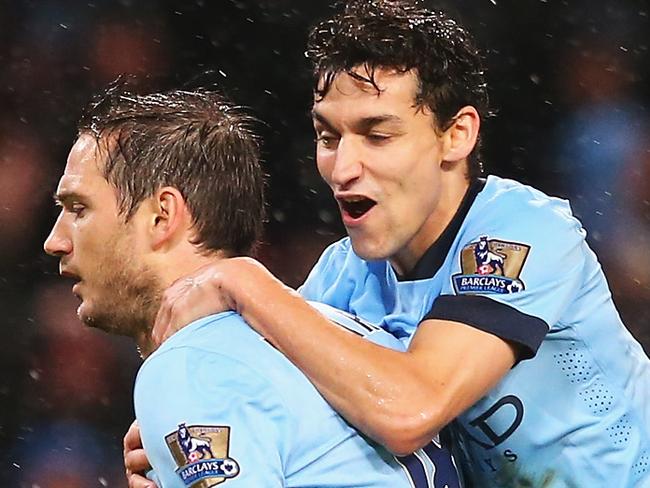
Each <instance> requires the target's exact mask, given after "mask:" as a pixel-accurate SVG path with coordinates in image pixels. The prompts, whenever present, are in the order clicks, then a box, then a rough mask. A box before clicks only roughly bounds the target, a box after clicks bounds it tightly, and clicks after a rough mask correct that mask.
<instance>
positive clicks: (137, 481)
mask: <svg viewBox="0 0 650 488" xmlns="http://www.w3.org/2000/svg"><path fill="white" fill-rule="evenodd" d="M126 480H127V481H128V483H129V488H158V485H156V483H154V482H153V481H151V480H149V479H147V478H145V477H144V476H141V475H139V474H134V473H129V471H127V472H126Z"/></svg>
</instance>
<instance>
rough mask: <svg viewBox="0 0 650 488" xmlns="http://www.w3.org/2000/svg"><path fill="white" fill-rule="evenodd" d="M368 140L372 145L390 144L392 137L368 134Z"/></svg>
mask: <svg viewBox="0 0 650 488" xmlns="http://www.w3.org/2000/svg"><path fill="white" fill-rule="evenodd" d="M366 139H367V140H368V141H370V142H371V143H372V144H384V143H386V142H388V141H389V140H390V139H391V136H389V135H387V134H374V133H371V134H368V135H367V136H366Z"/></svg>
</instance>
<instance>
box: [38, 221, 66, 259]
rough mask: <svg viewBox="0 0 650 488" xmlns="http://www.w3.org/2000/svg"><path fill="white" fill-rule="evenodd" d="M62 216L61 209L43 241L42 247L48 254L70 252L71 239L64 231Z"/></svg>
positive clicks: (57, 254) (56, 254)
mask: <svg viewBox="0 0 650 488" xmlns="http://www.w3.org/2000/svg"><path fill="white" fill-rule="evenodd" d="M63 217H64V214H63V211H61V213H60V214H59V217H58V218H57V219H56V222H55V223H54V226H53V227H52V230H51V231H50V235H49V236H47V239H45V242H44V243H43V249H44V250H45V252H46V253H47V254H49V255H50V256H59V257H61V256H64V255H66V254H70V253H71V252H72V241H71V240H70V238H69V237H68V236H67V233H66V232H65V228H64V227H65V226H64V222H63Z"/></svg>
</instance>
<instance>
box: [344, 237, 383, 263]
mask: <svg viewBox="0 0 650 488" xmlns="http://www.w3.org/2000/svg"><path fill="white" fill-rule="evenodd" d="M350 242H351V243H352V249H353V250H354V253H355V254H356V255H357V256H359V257H360V258H361V259H364V260H366V261H385V260H387V259H388V258H390V256H391V252H390V251H388V250H386V249H385V248H384V247H382V246H381V245H379V244H376V243H371V242H368V241H367V240H365V241H364V239H354V238H352V237H350Z"/></svg>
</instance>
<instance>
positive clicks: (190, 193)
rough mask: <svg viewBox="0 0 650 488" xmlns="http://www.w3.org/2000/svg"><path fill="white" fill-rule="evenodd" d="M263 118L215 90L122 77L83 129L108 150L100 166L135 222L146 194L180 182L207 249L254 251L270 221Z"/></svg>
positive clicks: (89, 112)
mask: <svg viewBox="0 0 650 488" xmlns="http://www.w3.org/2000/svg"><path fill="white" fill-rule="evenodd" d="M255 123H256V121H255V120H254V119H253V118H252V117H250V116H249V115H246V113H245V112H244V111H243V110H242V109H241V107H238V106H235V105H234V104H233V103H231V102H230V101H228V100H227V99H226V98H225V97H224V96H223V95H221V94H219V93H217V92H215V91H208V90H197V91H191V92H190V91H180V90H177V91H169V92H165V93H151V94H146V95H140V94H136V93H133V92H132V91H131V89H130V87H129V85H128V83H127V82H125V81H122V80H118V81H116V82H114V83H112V84H111V85H109V86H108V88H106V89H105V90H104V91H103V92H102V93H100V94H98V95H97V96H95V97H94V98H93V100H92V101H91V102H90V103H89V104H88V106H87V107H86V109H85V110H84V113H83V115H82V117H81V120H80V122H79V124H78V129H79V134H80V135H81V134H83V133H92V134H93V135H94V136H95V137H96V139H97V141H98V143H100V145H99V146H98V147H99V148H100V150H101V149H106V152H105V153H106V157H105V158H104V165H103V167H100V170H101V171H102V173H103V175H104V177H105V178H106V180H107V181H108V182H109V183H110V184H111V185H112V186H113V187H114V188H115V189H116V195H117V200H118V206H119V207H118V208H119V211H120V214H121V215H123V216H124V219H125V221H128V220H129V219H130V218H131V217H132V216H133V214H134V213H135V211H136V210H137V208H138V206H139V205H140V203H141V202H142V201H144V200H145V199H146V198H148V197H150V196H151V195H153V194H154V193H155V192H156V191H157V190H158V189H160V188H162V187H164V186H172V187H174V188H176V189H177V190H178V191H179V192H180V193H181V194H182V195H183V198H185V201H186V203H187V205H188V208H189V210H190V213H191V215H192V219H193V224H194V231H195V238H194V241H193V243H194V244H195V245H197V246H198V247H199V248H200V249H201V250H202V251H218V250H219V251H225V252H227V253H228V254H230V255H245V254H249V253H250V252H252V250H253V248H254V247H255V245H256V243H257V241H258V239H259V237H260V234H261V232H262V227H263V219H264V175H263V171H262V168H261V164H260V154H259V143H258V139H257V137H256V135H255V134H254V132H253V127H254V125H255Z"/></svg>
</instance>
